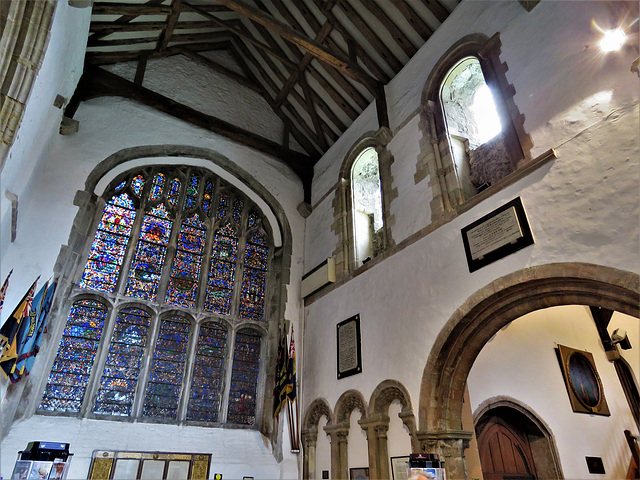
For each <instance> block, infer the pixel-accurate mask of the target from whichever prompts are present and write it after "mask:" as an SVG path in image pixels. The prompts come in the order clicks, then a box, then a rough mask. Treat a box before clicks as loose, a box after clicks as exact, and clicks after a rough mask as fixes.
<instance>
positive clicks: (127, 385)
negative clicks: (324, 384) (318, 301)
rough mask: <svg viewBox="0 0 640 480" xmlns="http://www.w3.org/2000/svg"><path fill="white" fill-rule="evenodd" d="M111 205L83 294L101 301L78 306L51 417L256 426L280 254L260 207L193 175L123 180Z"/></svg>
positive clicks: (145, 173) (52, 387) (202, 173)
mask: <svg viewBox="0 0 640 480" xmlns="http://www.w3.org/2000/svg"><path fill="white" fill-rule="evenodd" d="M103 201H104V203H103V205H104V208H103V210H102V214H101V215H100V218H99V220H98V224H97V226H96V227H95V234H94V236H93V238H92V241H90V244H89V245H88V246H87V250H88V258H87V261H86V264H85V267H84V270H83V271H82V276H81V278H80V279H79V282H78V284H77V286H76V287H74V290H73V292H72V295H74V296H75V297H76V298H77V299H78V298H86V297H87V296H90V297H91V299H90V300H76V301H74V302H73V305H72V306H71V310H70V313H69V316H68V317H67V324H66V328H65V330H64V332H63V336H62V340H61V343H60V348H59V350H58V355H57V357H56V359H55V361H54V364H53V368H52V371H51V374H50V376H49V379H48V381H47V386H46V387H45V392H44V395H43V398H42V402H41V404H40V412H41V413H55V414H71V415H80V416H86V417H90V418H104V419H109V418H113V417H114V416H116V417H127V418H131V419H145V420H146V421H155V422H160V423H183V422H187V423H194V422H197V424H205V425H206V424H220V423H231V424H241V425H257V419H258V418H259V416H260V414H261V402H260V400H261V398H259V396H261V397H262V396H263V392H262V391H261V390H260V389H259V388H258V387H259V385H260V382H261V381H263V380H264V372H263V371H262V365H263V362H262V359H263V357H264V352H265V350H266V349H265V348H262V342H263V338H264V335H263V332H265V331H266V325H265V324H266V323H268V314H267V312H266V309H265V298H266V295H267V293H268V288H269V271H270V263H271V257H272V255H273V253H272V252H273V241H272V239H271V235H270V233H269V231H268V226H267V224H266V221H264V219H263V217H262V214H261V213H260V211H259V210H258V208H257V207H256V206H255V205H254V204H253V203H252V202H251V201H250V200H249V199H248V198H247V197H246V196H245V195H244V194H243V193H242V192H240V191H239V190H237V189H236V188H234V187H232V186H231V185H229V184H227V183H226V182H225V181H224V180H222V179H221V178H219V177H217V176H215V175H213V174H212V173H211V172H209V171H207V170H204V169H201V168H195V167H187V166H155V167H146V168H143V169H141V170H136V171H130V172H127V173H124V174H122V175H121V176H119V177H118V178H117V179H116V180H115V181H114V182H113V183H112V184H111V185H110V186H109V187H108V188H107V190H106V193H105V195H104V197H103ZM109 305H113V306H114V307H109ZM147 358H148V360H147Z"/></svg>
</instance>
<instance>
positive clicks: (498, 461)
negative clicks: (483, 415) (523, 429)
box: [478, 417, 536, 480]
mask: <svg viewBox="0 0 640 480" xmlns="http://www.w3.org/2000/svg"><path fill="white" fill-rule="evenodd" d="M478 450H479V452H480V463H481V465H482V474H483V476H484V480H520V479H522V480H525V479H535V478H536V475H535V468H534V463H533V456H532V454H531V445H530V444H529V440H528V439H527V436H526V435H524V434H521V433H518V432H516V431H514V429H513V427H512V426H510V425H509V424H507V423H506V422H504V421H503V420H501V419H500V418H498V417H492V418H491V419H490V420H489V422H488V423H487V424H486V426H485V427H484V428H483V429H482V433H481V434H480V436H479V437H478Z"/></svg>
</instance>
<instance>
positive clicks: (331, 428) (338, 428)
mask: <svg viewBox="0 0 640 480" xmlns="http://www.w3.org/2000/svg"><path fill="white" fill-rule="evenodd" d="M324 431H325V432H327V434H329V437H330V438H331V478H332V480H348V478H349V463H348V456H347V441H348V437H349V425H345V424H337V425H327V426H326V427H324Z"/></svg>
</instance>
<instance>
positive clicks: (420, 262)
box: [303, 1, 640, 478]
mask: <svg viewBox="0 0 640 480" xmlns="http://www.w3.org/2000/svg"><path fill="white" fill-rule="evenodd" d="M592 19H594V20H596V21H598V22H599V23H600V24H609V23H610V22H612V21H615V19H612V17H611V12H610V11H609V10H608V9H607V8H606V7H605V6H604V5H602V4H600V3H597V2H553V1H548V2H544V1H543V2H541V3H540V4H539V5H538V6H537V7H535V9H534V10H533V11H532V12H531V13H528V12H526V11H525V10H524V9H523V8H522V7H521V6H520V5H519V4H518V2H498V3H496V2H481V1H477V2H462V3H461V4H460V5H459V7H458V8H457V9H456V10H455V12H454V13H453V14H452V15H451V17H450V18H449V20H447V22H445V24H444V25H443V26H442V27H441V28H440V29H438V31H437V32H436V33H435V34H434V36H433V37H432V38H431V39H430V40H429V42H427V44H425V46H423V47H422V48H421V49H420V51H419V52H418V53H417V54H416V55H415V56H414V58H413V59H412V60H411V61H410V62H409V63H408V64H407V66H406V67H405V68H404V70H403V71H402V72H400V74H398V76H397V77H396V78H394V79H393V80H392V82H391V83H390V84H389V85H388V86H387V87H386V94H387V104H388V106H389V114H390V122H391V129H392V131H393V133H394V138H393V139H392V141H391V142H390V143H389V147H388V148H389V150H390V151H391V154H392V155H393V158H394V162H393V164H392V166H391V173H392V175H393V185H392V187H393V188H397V189H398V196H397V198H395V199H394V200H393V202H392V203H391V206H390V213H391V214H392V215H393V216H394V225H393V228H392V230H393V238H394V240H395V242H396V243H401V242H402V241H403V240H405V239H407V238H409V237H410V236H411V235H412V234H414V233H415V232H418V231H419V230H421V229H422V228H424V227H426V226H428V224H429V221H430V217H431V212H430V211H429V205H428V202H429V200H430V199H431V192H430V188H429V186H428V183H429V181H430V178H429V177H427V178H425V179H424V180H422V181H419V182H418V183H416V181H415V178H414V175H415V173H416V168H417V167H416V165H417V163H418V151H419V145H418V143H419V141H420V140H421V138H422V133H421V131H420V129H419V117H418V113H417V112H418V110H419V108H420V102H421V96H422V89H423V88H424V84H425V82H426V80H427V78H428V76H429V73H430V72H431V69H432V68H433V66H434V65H435V64H436V62H437V60H438V58H440V57H441V56H442V55H443V54H444V53H445V52H446V50H447V49H448V48H449V47H450V46H451V45H452V44H453V43H455V41H457V40H458V39H460V38H462V37H464V36H465V35H468V34H471V33H478V32H480V33H484V34H485V35H487V36H489V37H490V36H492V35H493V34H495V33H496V32H499V33H500V38H501V43H502V49H501V51H502V53H501V56H500V59H501V61H503V62H506V63H507V64H508V67H509V69H508V71H507V73H506V75H507V79H508V81H509V82H510V83H512V84H513V85H514V87H515V89H516V96H515V102H516V104H517V106H518V109H519V111H520V112H521V113H522V114H524V118H525V122H524V125H525V130H526V131H527V133H528V134H529V135H531V137H532V139H533V143H534V146H533V149H532V152H531V153H532V156H533V157H535V156H537V155H539V154H541V153H543V152H545V151H547V150H549V149H551V148H553V149H555V150H556V153H557V156H558V159H557V160H554V161H552V162H550V163H547V164H545V165H544V166H542V167H540V168H539V169H537V170H536V171H534V172H533V173H531V174H529V175H528V176H526V177H525V178H522V179H520V180H518V181H516V182H515V183H514V184H512V185H510V186H508V187H507V188H505V189H503V190H501V191H500V192H497V193H495V194H494V195H492V196H491V197H489V198H487V199H486V200H484V201H482V202H480V203H479V204H478V205H476V206H474V207H473V208H471V209H469V210H468V211H466V212H464V213H462V214H460V215H459V216H458V217H456V218H455V219H454V220H453V221H451V222H450V223H448V224H446V225H444V226H442V227H440V228H439V229H437V230H435V231H434V232H432V233H430V234H428V235H426V236H425V237H423V238H421V239H419V240H417V241H415V242H412V243H409V244H408V245H407V246H406V247H405V248H402V249H400V250H398V251H396V252H395V253H394V254H393V255H392V256H390V257H389V258H385V259H384V260H383V261H381V262H379V263H377V264H376V265H374V266H373V267H371V268H368V269H365V271H364V272H362V273H361V274H359V275H357V276H355V277H354V278H352V279H350V280H349V281H348V282H346V283H345V284H343V285H341V286H340V287H339V288H337V289H333V290H331V291H330V292H328V293H327V294H326V295H324V296H321V297H319V298H317V299H315V300H314V301H313V302H312V303H311V304H309V305H307V306H306V309H305V311H306V315H305V329H306V337H305V338H306V339H307V342H306V351H305V358H304V362H305V365H306V371H305V373H306V376H305V381H304V385H303V386H304V390H303V393H304V402H303V404H304V405H305V406H307V405H309V404H310V403H311V402H312V401H313V400H314V399H316V398H326V400H327V401H328V402H329V404H330V406H331V407H332V408H334V407H335V404H336V401H337V399H338V397H339V396H340V395H341V394H342V393H343V392H345V391H347V390H349V389H356V390H359V391H360V392H361V393H362V394H363V396H364V398H365V399H369V398H370V396H371V393H372V392H373V390H374V389H375V387H376V386H377V385H378V384H379V383H380V382H381V381H383V380H385V379H395V380H398V381H400V382H401V383H402V384H403V385H405V386H406V387H407V389H408V391H409V393H410V395H411V402H412V405H413V409H414V412H416V414H417V411H418V401H419V394H420V385H421V381H422V375H423V370H424V367H425V364H426V361H427V357H428V355H429V352H430V350H431V347H432V345H433V342H434V340H435V338H436V336H437V335H438V333H439V332H440V330H441V329H442V327H443V325H444V324H445V322H446V321H447V320H448V319H449V318H451V316H452V315H453V313H454V312H455V311H456V309H457V308H458V307H460V306H461V305H462V304H463V303H464V301H465V300H466V299H467V298H468V297H469V296H471V295H472V294H473V293H474V292H477V291H478V290H480V289H482V288H483V287H484V286H486V285H487V284H489V283H490V282H492V281H493V280H495V279H497V278H499V277H502V276H504V275H507V274H509V273H512V272H516V271H519V270H522V269H525V268H528V267H532V266H536V265H545V264H550V263H556V262H584V263H592V264H598V265H604V266H608V267H613V268H617V269H620V270H624V271H632V272H638V271H639V265H640V261H639V257H638V251H640V241H639V236H638V231H639V228H638V217H639V208H638V207H639V204H640V193H639V192H640V170H639V169H638V164H637V159H638V152H639V143H640V142H639V141H638V131H640V129H639V127H640V123H639V120H638V118H639V113H638V78H637V77H636V76H635V75H633V74H632V73H631V72H629V68H630V65H631V62H632V61H633V59H634V58H635V57H636V56H637V53H636V51H635V50H633V49H632V48H630V47H629V46H627V48H626V49H623V50H622V51H620V52H617V53H614V54H611V55H609V56H607V57H605V56H603V55H602V53H600V52H599V50H598V49H597V45H596V43H597V40H598V39H599V36H598V35H597V33H596V32H595V31H594V30H592V27H591V20H592ZM585 46H586V47H585ZM376 128H377V125H376V122H375V110H374V109H372V108H369V109H367V110H366V111H365V112H364V113H363V115H362V116H361V117H360V118H359V119H358V120H357V122H355V123H354V124H353V125H352V126H351V128H350V129H349V130H348V131H347V133H345V134H344V135H343V136H342V137H341V139H340V140H339V141H338V142H337V143H336V144H335V145H333V146H332V148H331V149H330V151H329V153H327V154H326V155H325V156H324V157H323V158H322V159H321V160H320V162H319V163H318V165H317V166H316V170H315V178H314V190H313V196H314V199H313V204H314V207H315V208H314V212H313V213H312V214H311V216H310V217H309V218H308V219H307V232H308V235H307V237H306V247H305V259H306V260H305V271H307V270H310V269H311V268H313V267H314V266H315V265H316V264H317V263H318V262H320V261H321V260H322V259H323V258H326V257H327V256H331V254H332V252H333V251H334V249H335V247H336V242H337V237H336V236H332V235H329V233H328V232H330V231H331V224H332V222H333V221H334V217H333V215H332V213H333V206H332V202H333V200H334V197H335V190H333V188H334V187H335V185H336V182H337V181H338V178H339V170H340V166H341V164H342V161H343V160H344V157H345V155H346V153H347V152H348V151H349V149H350V148H351V146H352V145H353V144H354V143H355V141H356V140H357V139H359V138H360V137H361V136H362V135H364V134H365V133H366V132H367V131H375V130H376ZM518 196H519V197H521V199H522V202H523V204H524V209H525V211H526V214H527V218H528V221H529V224H530V226H531V229H532V232H533V236H534V239H535V244H534V245H532V246H530V247H527V248H525V249H523V250H520V251H519V252H517V253H515V254H512V255H509V256H508V257H505V258H503V259H501V260H499V261H497V262H495V263H492V264H490V265H488V266H486V267H484V268H482V269H480V270H478V271H476V272H474V273H469V270H468V267H467V264H466V260H465V256H464V249H463V244H462V237H461V234H460V231H461V229H462V228H463V227H465V226H467V225H469V224H470V223H472V222H473V221H475V220H477V219H478V218H480V217H482V216H484V215H486V214H488V213H490V212H491V211H493V210H494V209H496V208H497V207H499V206H501V205H503V204H505V203H506V202H508V201H510V200H512V199H514V198H516V197H518ZM311 232H314V234H311ZM315 232H319V234H318V235H315ZM355 314H360V318H361V331H362V356H363V359H362V363H363V373H362V374H358V375H353V376H350V377H347V378H345V379H342V380H337V379H336V324H337V323H339V322H340V321H342V320H345V319H347V318H349V317H351V316H352V315H355ZM563 388H564V387H563ZM543 420H545V419H543ZM419 428H420V426H419ZM584 441H586V442H588V440H584ZM598 445H600V444H593V450H598V448H599V447H598ZM389 448H390V450H391V449H393V446H391V445H390V447H389ZM596 453H597V452H595V451H594V452H593V454H594V455H595V454H596ZM601 453H603V452H601ZM625 454H626V455H629V454H628V452H627V453H625ZM603 455H604V453H603ZM582 461H583V462H584V459H582ZM568 465H569V466H571V468H573V464H571V463H568ZM581 468H582V467H580V468H578V467H577V466H575V469H573V470H572V469H565V471H564V474H565V476H566V478H580V476H581V475H582V470H581ZM606 478H616V477H615V476H614V475H609V474H608V475H607V477H606Z"/></svg>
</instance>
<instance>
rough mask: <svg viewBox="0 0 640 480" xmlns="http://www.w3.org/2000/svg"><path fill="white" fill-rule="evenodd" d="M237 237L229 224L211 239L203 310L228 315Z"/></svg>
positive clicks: (234, 268)
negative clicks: (211, 244) (209, 262)
mask: <svg viewBox="0 0 640 480" xmlns="http://www.w3.org/2000/svg"><path fill="white" fill-rule="evenodd" d="M237 252H238V235H237V234H236V231H235V229H234V228H233V227H232V226H231V224H230V223H227V224H226V225H225V226H224V227H223V228H221V229H219V230H218V231H217V232H216V234H215V236H214V237H213V246H212V247H211V265H210V268H209V280H208V282H207V291H206V295H205V300H204V308H205V310H210V311H213V312H217V313H220V314H222V315H229V312H230V309H231V297H232V294H233V278H234V274H235V270H236V259H237V255H238V253H237Z"/></svg>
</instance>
